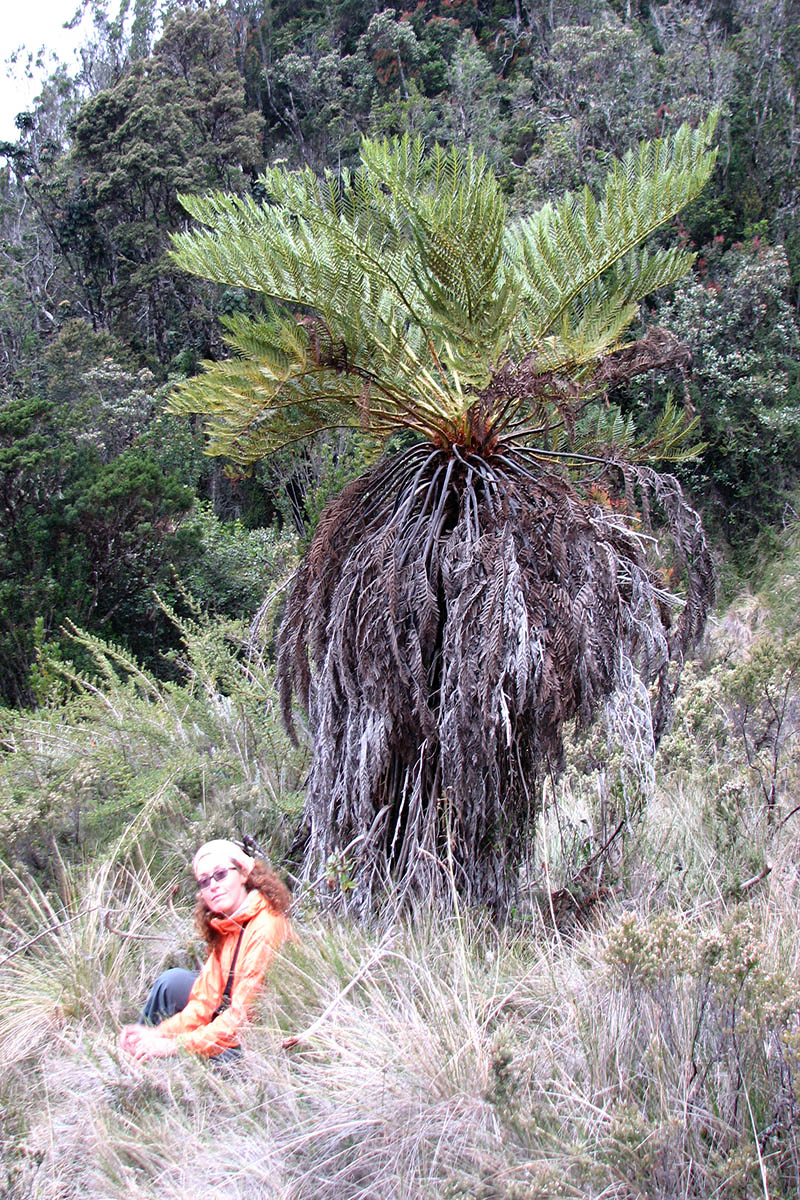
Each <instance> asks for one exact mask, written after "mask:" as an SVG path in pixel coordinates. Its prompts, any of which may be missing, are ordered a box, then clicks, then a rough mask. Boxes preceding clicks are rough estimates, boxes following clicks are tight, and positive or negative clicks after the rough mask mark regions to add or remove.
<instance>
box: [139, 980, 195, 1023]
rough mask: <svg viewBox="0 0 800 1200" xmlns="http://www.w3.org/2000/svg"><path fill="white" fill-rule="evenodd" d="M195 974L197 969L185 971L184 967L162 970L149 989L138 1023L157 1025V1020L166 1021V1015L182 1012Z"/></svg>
mask: <svg viewBox="0 0 800 1200" xmlns="http://www.w3.org/2000/svg"><path fill="white" fill-rule="evenodd" d="M197 976H198V972H197V971H187V970H185V968H184V967H170V969H169V970H168V971H162V972H161V974H160V975H159V977H158V979H157V980H156V981H155V983H154V984H153V986H152V987H151V989H150V995H149V996H148V997H147V1003H146V1004H145V1006H144V1008H143V1009H142V1015H141V1017H140V1018H139V1024H140V1025H158V1023H159V1021H166V1019H167V1017H174V1016H175V1013H179V1012H183V1010H184V1008H186V1001H187V1000H188V999H189V992H190V991H191V990H192V984H193V983H194V981H195V979H197Z"/></svg>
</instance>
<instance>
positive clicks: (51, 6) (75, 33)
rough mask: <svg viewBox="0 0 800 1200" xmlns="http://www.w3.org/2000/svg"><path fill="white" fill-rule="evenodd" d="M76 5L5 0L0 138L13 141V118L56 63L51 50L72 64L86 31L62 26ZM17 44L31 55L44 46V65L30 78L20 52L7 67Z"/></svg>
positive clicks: (0, 28)
mask: <svg viewBox="0 0 800 1200" xmlns="http://www.w3.org/2000/svg"><path fill="white" fill-rule="evenodd" d="M77 7H78V0H5V2H4V4H3V15H2V17H0V141H16V138H17V136H18V130H17V127H16V125H15V124H14V117H15V116H16V114H17V113H18V112H23V111H24V110H25V109H26V108H27V107H28V106H29V105H30V103H31V101H32V100H33V98H34V96H35V95H36V94H37V92H38V91H39V88H40V86H41V81H42V79H44V78H45V77H46V76H47V75H48V74H49V73H50V71H51V70H52V69H53V67H54V66H55V59H54V58H53V53H54V52H55V54H56V55H57V56H58V58H59V59H60V60H61V61H62V62H65V63H67V64H68V66H70V67H72V66H73V65H74V63H75V59H74V55H75V53H76V50H77V47H78V46H79V45H80V44H81V42H82V41H83V39H84V36H85V34H84V33H82V32H81V31H80V29H75V30H68V29H64V28H63V25H64V22H65V21H69V20H71V18H72V17H73V15H74V13H75V10H76V8H77ZM20 46H25V48H26V50H28V51H31V52H33V54H34V56H35V55H36V54H37V53H38V51H39V50H40V49H41V48H42V46H44V47H46V53H45V56H44V65H43V67H42V69H41V70H36V69H34V78H33V79H26V78H25V72H24V66H25V62H26V59H27V54H25V53H22V54H20V55H19V59H18V62H17V65H16V67H14V66H11V67H9V63H8V60H9V58H10V56H11V55H12V54H13V53H14V52H15V51H16V50H18V49H19V47H20ZM48 68H49V69H48ZM9 70H10V71H11V72H12V74H11V76H10V77H9V75H8V74H7V72H8V71H9Z"/></svg>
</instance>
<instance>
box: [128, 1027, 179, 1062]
mask: <svg viewBox="0 0 800 1200" xmlns="http://www.w3.org/2000/svg"><path fill="white" fill-rule="evenodd" d="M119 1048H120V1050H122V1051H124V1052H125V1054H130V1056H131V1058H133V1059H135V1061H136V1062H146V1060H147V1059H148V1058H169V1057H170V1056H171V1055H173V1054H177V1052H178V1042H177V1039H176V1038H173V1037H166V1036H165V1035H164V1034H163V1033H159V1032H158V1028H157V1027H156V1028H152V1027H151V1026H149V1025H126V1026H125V1027H124V1029H123V1030H122V1033H121V1034H120V1036H119Z"/></svg>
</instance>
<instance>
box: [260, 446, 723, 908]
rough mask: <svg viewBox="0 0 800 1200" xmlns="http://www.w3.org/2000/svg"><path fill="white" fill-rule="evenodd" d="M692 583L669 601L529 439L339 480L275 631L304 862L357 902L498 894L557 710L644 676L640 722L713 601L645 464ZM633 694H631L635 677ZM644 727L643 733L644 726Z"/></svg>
mask: <svg viewBox="0 0 800 1200" xmlns="http://www.w3.org/2000/svg"><path fill="white" fill-rule="evenodd" d="M631 469H632V470H633V471H634V486H635V488H636V491H637V493H638V495H640V496H641V495H643V494H645V493H646V494H648V495H650V496H651V497H652V503H653V505H654V506H655V505H657V506H658V507H659V509H660V511H661V514H662V519H663V521H664V524H665V531H666V532H667V534H668V536H669V538H670V539H671V540H672V542H673V546H674V552H675V557H676V559H677V561H678V563H679V564H680V569H681V571H682V573H683V579H684V582H685V591H686V595H685V599H684V600H683V602H682V603H681V602H680V601H676V600H675V598H674V597H673V596H672V595H671V594H670V592H669V591H668V590H667V588H666V587H665V583H664V580H663V579H662V578H661V577H660V575H659V573H658V572H657V571H656V570H654V569H653V567H652V566H651V564H650V562H649V561H648V553H647V545H646V542H645V539H644V538H643V537H642V536H641V535H640V534H639V533H637V532H636V531H635V529H634V527H633V524H632V521H631V519H630V517H628V516H626V515H625V513H624V512H623V511H621V510H620V509H615V508H614V507H613V505H610V504H607V505H601V504H599V503H596V502H595V501H594V500H592V499H589V498H587V495H586V494H585V493H582V491H581V489H580V488H579V487H578V486H576V485H575V484H574V483H572V482H570V481H569V480H568V479H567V478H566V477H565V476H562V475H559V474H556V473H555V472H553V471H549V470H543V469H542V466H541V464H540V463H538V462H537V461H536V460H534V459H532V458H531V457H530V456H528V455H526V454H525V453H524V452H518V451H513V450H511V451H508V452H507V453H506V454H504V455H497V456H495V458H494V459H493V460H491V461H487V460H486V459H484V458H482V457H479V456H477V455H469V454H462V453H460V452H459V451H458V449H457V448H455V449H454V451H453V453H452V454H450V455H446V454H445V453H443V452H438V451H434V450H432V449H431V447H430V446H420V447H417V448H415V449H414V450H412V451H409V452H406V454H404V455H401V456H398V457H396V458H394V459H388V460H385V461H384V462H382V463H380V464H379V465H378V466H377V467H375V468H374V469H373V470H372V471H371V472H369V473H367V475H365V476H364V477H362V479H360V480H359V481H357V482H356V483H355V484H352V485H350V486H349V488H347V489H345V491H344V492H343V493H342V495H341V496H340V497H339V498H338V499H337V500H336V501H334V502H333V504H332V505H331V506H330V507H329V509H328V510H327V512H326V514H325V517H324V519H323V521H322V522H321V523H320V527H319V529H318V532H317V535H316V537H315V539H314V542H313V544H312V546H311V549H310V551H309V554H308V556H307V558H306V560H305V561H304V563H303V564H302V565H301V567H300V570H299V572H298V576H297V579H296V583H295V588H294V592H293V594H292V596H291V599H290V601H289V605H288V609H287V613H286V616H285V620H284V624H283V628H282V630H281V635H280V639H279V640H280V645H281V651H280V658H279V675H280V680H281V686H282V699H283V704H284V715H285V718H286V720H287V722H291V701H292V695H293V693H294V694H296V695H297V698H298V699H299V700H300V702H301V703H302V704H303V706H304V707H305V708H306V709H307V711H308V713H309V718H310V725H311V729H312V732H313V736H314V747H315V749H314V761H313V765H312V768H311V774H310V777H309V785H308V793H307V803H306V809H305V820H304V838H305V868H304V871H305V874H306V877H307V878H309V879H311V878H317V877H318V876H320V875H321V874H322V875H324V874H325V868H326V864H332V866H331V871H330V873H329V877H328V878H327V882H326V890H327V891H328V894H329V895H330V896H331V897H333V898H335V899H336V901H337V902H339V903H342V902H344V903H347V904H349V905H351V906H353V907H355V908H356V909H359V910H366V909H369V908H370V907H371V906H372V905H373V903H374V901H375V898H376V896H377V895H378V894H380V893H381V892H382V891H383V890H384V889H385V888H386V887H387V885H389V883H390V882H391V883H392V885H393V887H394V888H395V889H399V891H400V892H401V893H402V894H403V895H406V896H416V897H423V896H427V897H430V896H431V895H435V894H437V893H440V894H446V891H447V889H448V888H449V886H450V884H449V883H448V881H447V873H448V871H450V872H451V873H454V878H455V884H456V887H457V889H458V891H459V892H460V893H461V894H462V895H463V896H465V897H466V898H467V899H468V900H470V901H475V902H488V903H489V904H491V905H492V906H493V907H494V908H496V909H500V910H502V909H503V908H504V907H505V906H506V905H507V904H508V903H509V902H510V900H511V897H512V895H513V891H514V888H515V880H516V872H517V870H518V867H519V863H520V861H521V857H522V853H523V850H524V845H525V840H526V838H527V836H528V833H529V831H530V829H531V826H532V822H533V819H534V817H535V810H536V806H537V803H538V799H537V788H536V779H537V776H538V775H539V773H540V772H541V771H542V770H544V769H547V770H553V769H557V767H558V765H559V763H560V761H561V758H562V750H563V735H564V730H565V727H566V726H567V724H568V723H569V722H570V721H572V720H577V721H578V723H579V724H581V725H588V724H589V723H590V722H591V721H592V719H593V718H594V716H595V715H596V713H597V712H598V710H599V709H600V707H601V706H602V705H603V704H604V702H605V701H606V699H607V698H608V697H609V696H610V695H611V693H612V692H613V691H614V690H615V688H616V687H617V686H618V685H619V684H620V683H623V684H624V685H625V686H626V687H630V681H629V679H628V678H627V675H626V678H625V679H624V680H623V679H622V678H621V666H620V664H626V666H625V672H626V673H627V672H628V671H629V670H635V672H636V674H637V677H638V678H639V679H641V680H642V681H643V682H644V683H645V684H647V683H652V684H653V685H654V686H655V688H656V704H655V709H654V715H653V724H652V730H651V735H650V736H651V737H652V738H657V736H658V734H659V733H660V729H661V728H662V727H663V723H664V721H665V719H666V715H667V713H668V711H669V706H670V703H671V697H672V688H673V686H674V681H673V680H671V679H670V673H669V667H670V664H671V663H673V662H675V663H678V664H679V663H680V661H681V660H682V657H683V654H684V652H685V649H686V646H687V645H688V643H689V641H690V640H691V639H692V638H693V637H695V636H697V633H698V631H699V629H700V627H701V625H702V620H703V618H704V614H705V611H707V608H708V604H709V603H710V597H711V595H713V588H712V585H711V575H710V563H709V561H708V555H707V551H706V549H705V543H704V542H703V539H702V533H701V532H700V529H699V522H698V521H696V514H692V510H691V509H690V508H689V506H688V505H687V504H686V502H685V501H684V500H683V498H682V496H681V495H680V489H679V487H678V485H677V483H676V482H675V481H674V480H672V479H670V478H669V477H660V476H658V475H656V474H655V473H654V472H650V471H647V470H644V469H642V468H631ZM641 690H642V689H640V693H641ZM642 737H644V735H643V734H642Z"/></svg>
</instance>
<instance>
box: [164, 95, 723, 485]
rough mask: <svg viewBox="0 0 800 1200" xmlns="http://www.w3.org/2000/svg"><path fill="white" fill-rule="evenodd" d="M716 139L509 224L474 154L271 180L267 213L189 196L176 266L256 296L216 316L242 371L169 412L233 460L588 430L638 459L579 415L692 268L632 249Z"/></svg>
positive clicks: (673, 202)
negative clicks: (361, 444)
mask: <svg viewBox="0 0 800 1200" xmlns="http://www.w3.org/2000/svg"><path fill="white" fill-rule="evenodd" d="M715 123H716V119H715V116H714V115H712V116H711V117H710V118H709V119H708V120H707V121H706V122H704V123H703V124H702V125H701V126H700V127H699V128H697V129H695V130H692V129H690V128H689V127H688V126H682V127H681V128H680V129H679V130H678V131H677V133H675V134H674V135H673V136H671V137H669V138H665V139H663V140H657V141H651V142H645V143H642V145H641V146H639V147H638V149H636V150H632V151H630V152H629V153H628V154H626V155H625V156H624V157H623V158H622V159H621V160H619V161H616V162H614V164H613V165H612V167H611V170H610V171H609V174H608V177H607V179H606V182H605V187H604V190H603V193H602V195H601V197H600V198H599V199H598V198H596V197H594V196H593V195H592V194H591V193H590V192H589V191H588V189H584V190H583V191H579V192H574V193H573V192H570V193H567V194H566V195H564V196H563V197H562V198H561V199H560V200H558V201H556V202H552V203H548V204H545V205H544V206H543V207H542V208H540V209H539V210H538V212H536V213H534V214H533V215H532V216H528V217H525V218H523V219H521V220H517V221H513V222H510V223H509V222H508V221H507V214H506V204H505V201H504V198H503V196H502V193H501V191H500V188H499V186H498V183H497V180H496V178H495V176H494V175H493V173H492V171H491V169H490V168H489V167H488V166H487V164H486V162H485V160H484V159H483V158H482V157H479V156H478V155H476V154H475V153H474V152H473V151H472V149H467V150H465V151H461V150H458V149H455V148H451V149H444V148H442V147H441V146H438V145H437V146H434V147H433V149H432V150H431V151H430V152H429V153H426V151H425V148H424V145H423V143H422V140H421V139H419V138H416V139H411V138H409V137H404V138H402V139H400V140H392V141H369V140H365V141H364V142H363V144H362V148H361V166H360V168H359V169H358V170H356V171H353V172H350V171H347V170H343V171H342V172H341V173H340V174H334V173H332V172H326V173H325V175H324V176H323V177H322V178H319V177H317V176H316V175H314V173H313V172H312V171H311V170H310V169H305V170H302V171H297V172H295V171H287V170H284V169H282V168H280V167H272V168H271V169H269V170H268V171H267V172H266V174H265V175H264V176H263V177H262V179H261V183H262V185H263V188H264V190H265V193H266V196H267V199H266V201H265V202H263V203H262V202H259V201H256V200H255V199H253V198H252V197H239V196H233V195H227V194H224V193H221V192H215V193H211V194H209V195H206V196H187V197H182V203H183V204H184V206H185V208H186V209H187V211H188V212H189V213H190V215H191V216H192V217H194V218H195V219H196V220H197V221H198V222H199V223H200V224H201V226H204V227H205V228H197V229H194V230H191V231H189V232H186V233H182V234H179V235H177V236H176V237H175V238H174V248H173V257H174V260H175V262H176V263H177V264H178V265H179V266H180V267H182V268H183V269H184V270H186V271H190V272H192V273H194V274H196V275H199V276H202V277H204V278H207V279H210V280H214V281H216V282H218V283H224V284H227V285H233V286H236V287H241V288H246V289H250V290H252V291H254V292H256V293H259V294H260V295H261V296H262V297H263V298H264V299H263V312H262V314H260V315H258V316H248V315H244V314H238V315H235V316H232V317H228V318H225V325H226V331H227V341H228V343H229V344H230V346H231V348H232V350H233V355H232V357H230V358H228V359H226V360H224V361H221V362H215V363H206V364H204V371H203V373H202V374H200V375H199V376H197V377H196V378H193V379H190V380H187V381H185V382H183V383H181V384H180V385H179V387H178V388H177V389H176V391H175V392H174V393H173V395H172V397H171V401H170V407H171V408H172V410H173V411H175V412H183V413H202V414H204V415H205V418H206V431H207V434H208V452H209V453H211V454H220V455H225V456H227V457H228V458H230V459H232V460H233V461H235V462H238V463H241V464H247V463H252V462H254V461H256V460H257V459H260V458H262V457H263V456H264V455H265V454H268V453H269V452H270V451H272V450H275V449H277V448H279V447H280V446H283V445H286V444H288V443H290V442H292V441H296V440H298V439H301V438H304V437H306V436H309V435H311V434H313V433H315V432H318V431H320V430H322V429H325V428H330V427H342V426H353V427H360V428H361V429H363V430H364V431H365V432H367V433H369V434H371V435H373V436H374V437H375V439H376V440H377V441H378V442H379V443H382V442H384V441H385V440H386V439H387V438H388V437H389V436H391V435H392V434H393V433H396V432H398V431H403V430H407V431H412V432H413V433H414V434H416V435H418V436H421V437H423V438H426V439H428V440H430V441H432V442H433V443H434V444H436V445H437V446H440V447H442V448H448V447H450V446H453V445H455V446H466V447H467V448H468V449H470V450H477V451H479V452H483V453H491V450H492V448H493V447H494V446H496V445H497V444H499V443H500V442H502V440H503V439H508V438H512V439H515V440H516V441H517V442H520V443H523V444H527V445H529V446H531V447H532V448H535V446H536V445H537V444H541V443H543V442H546V443H547V445H548V446H550V447H553V446H555V445H556V444H557V443H558V438H559V436H562V437H564V438H566V439H567V441H568V443H569V445H570V447H572V448H574V446H575V445H576V442H575V437H576V430H577V429H578V427H580V428H582V430H583V438H584V441H583V443H582V444H583V447H584V448H587V447H589V448H591V446H593V445H595V446H600V445H601V444H608V442H609V439H613V440H614V441H615V442H616V443H617V444H619V441H620V440H621V441H622V442H623V443H624V442H626V441H628V442H629V443H632V437H631V436H630V430H628V432H627V433H626V432H625V429H624V428H623V427H622V426H621V425H620V423H619V421H618V420H617V418H616V416H614V417H609V418H603V416H602V413H601V414H600V415H599V416H598V415H597V413H593V414H592V413H587V412H586V407H587V404H588V403H589V402H590V401H591V399H592V398H593V397H596V396H597V395H598V394H599V393H600V392H601V391H602V390H603V389H604V388H605V387H607V386H608V384H609V382H610V381H613V380H614V378H616V376H615V375H614V364H615V363H617V364H620V363H622V362H623V361H629V362H630V361H631V355H630V354H628V358H627V360H626V359H625V355H626V351H628V350H629V348H630V345H631V343H630V342H628V343H626V342H625V341H624V335H625V331H626V330H627V329H628V328H629V326H630V325H631V323H632V322H633V321H634V319H635V318H636V316H637V313H638V305H639V302H640V301H641V300H642V298H643V297H644V296H646V295H647V294H648V293H649V292H652V291H653V290H655V289H657V288H661V287H665V286H667V285H669V284H672V283H674V282H675V281H676V280H677V279H679V278H680V277H681V276H682V275H684V274H685V273H686V272H687V271H688V270H689V269H690V267H691V264H692V262H693V258H694V256H693V255H692V254H691V253H689V252H687V251H686V250H683V249H675V248H672V249H663V248H650V249H648V248H642V243H644V242H645V241H646V239H647V238H648V237H649V236H650V235H651V234H652V233H653V232H654V231H655V230H657V229H659V228H660V227H661V226H663V225H664V224H666V223H667V222H669V221H670V220H671V219H672V218H673V217H674V216H675V214H677V213H678V212H679V211H680V210H681V209H682V208H683V207H684V206H685V205H686V204H687V203H688V202H689V201H691V200H692V199H693V198H694V197H695V196H696V195H697V194H698V193H699V191H700V189H701V188H702V187H703V185H704V184H705V182H706V181H707V179H708V178H709V175H710V173H711V171H712V169H713V165H714V160H715V151H714V150H713V149H712V148H711V139H712V137H713V132H714V127H715ZM649 357H650V360H653V361H649V365H653V362H654V361H655V360H657V359H658V354H657V353H655V359H654V352H652V347H651V353H650V356H649ZM640 358H641V355H640ZM644 358H645V360H647V358H648V356H647V355H645V356H644ZM662 358H663V348H662ZM667 358H668V356H667ZM659 361H661V360H659ZM664 361H666V359H664ZM570 406H571V407H572V409H573V412H572V416H571V417H570V416H569V415H568V414H566V410H567V409H568V408H569V407H570ZM581 412H583V417H581V416H580V414H581ZM565 414H566V415H565ZM604 420H605V426H604ZM684 424H685V422H683V420H682V417H681V415H680V414H678V413H677V412H676V411H674V410H671V411H670V412H669V413H668V414H666V415H665V418H664V421H662V426H661V428H660V431H659V432H658V436H657V438H656V441H657V442H658V445H657V446H655V443H654V444H653V445H652V446H650V447H649V450H648V452H651V451H652V452H654V453H655V452H657V453H658V455H659V456H661V457H664V456H665V455H668V454H674V455H677V454H679V453H681V450H680V448H679V442H680V433H681V428H682V426H683V425H684ZM612 426H614V427H613V428H612ZM559 431H560V433H559Z"/></svg>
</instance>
